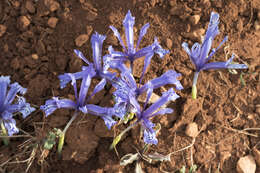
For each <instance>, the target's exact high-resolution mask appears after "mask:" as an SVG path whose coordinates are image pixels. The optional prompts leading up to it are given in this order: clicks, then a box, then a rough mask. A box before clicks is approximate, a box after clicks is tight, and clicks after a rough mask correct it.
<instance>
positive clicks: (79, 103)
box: [40, 72, 116, 129]
mask: <svg viewBox="0 0 260 173" xmlns="http://www.w3.org/2000/svg"><path fill="white" fill-rule="evenodd" d="M68 76H70V77H71V85H72V86H73V88H74V93H75V100H76V101H73V100H70V99H59V98H57V97H53V98H52V99H50V100H47V101H46V103H45V105H42V106H41V107H40V109H41V110H43V111H44V112H45V115H46V116H48V115H50V114H52V113H53V112H54V111H55V110H57V109H60V108H67V109H74V110H75V111H76V112H83V113H84V114H87V113H90V114H94V115H97V116H100V117H101V118H103V119H104V121H105V124H106V125H107V127H108V129H110V128H111V127H112V126H113V125H114V124H115V123H116V121H114V120H113V119H112V115H113V108H102V107H99V106H95V107H94V106H92V105H89V104H87V102H88V101H89V100H90V98H91V97H92V96H94V95H95V94H96V93H97V92H99V91H100V90H102V89H103V88H104V83H99V84H97V85H96V86H95V88H94V90H93V92H92V93H91V95H90V96H89V97H87V93H88V89H89V86H90V83H91V74H90V73H87V72H86V73H85V75H84V77H83V79H82V82H81V86H80V91H79V94H78V91H77V86H76V78H75V75H74V74H71V73H68Z"/></svg>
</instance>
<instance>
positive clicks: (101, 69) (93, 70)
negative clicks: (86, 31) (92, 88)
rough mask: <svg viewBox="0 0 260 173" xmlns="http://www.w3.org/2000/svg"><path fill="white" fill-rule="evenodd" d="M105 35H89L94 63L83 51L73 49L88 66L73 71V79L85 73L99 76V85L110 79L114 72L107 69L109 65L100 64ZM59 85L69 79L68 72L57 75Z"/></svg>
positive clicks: (91, 76) (62, 85)
mask: <svg viewBox="0 0 260 173" xmlns="http://www.w3.org/2000/svg"><path fill="white" fill-rule="evenodd" d="M105 38H106V36H104V35H101V34H98V33H97V32H96V33H95V34H93V35H92V36H91V44H92V52H93V61H94V63H91V62H89V61H88V60H87V59H86V58H85V56H84V55H83V53H82V52H81V51H79V50H76V49H75V50H74V52H75V54H76V55H77V56H78V57H79V58H80V59H82V60H83V61H84V62H85V63H87V64H88V66H83V67H82V71H80V72H76V73H74V74H73V75H74V77H75V79H76V80H77V79H82V78H83V77H84V76H86V74H89V75H90V78H93V77H99V78H101V79H102V80H101V81H100V83H99V85H102V86H105V84H106V81H107V80H112V79H113V77H114V76H115V74H112V73H110V72H109V71H107V69H108V68H109V66H107V65H105V64H103V65H102V45H103V42H104V40H105ZM59 79H60V86H61V88H64V87H65V86H66V85H67V83H69V82H70V81H71V77H70V73H65V74H63V75H59Z"/></svg>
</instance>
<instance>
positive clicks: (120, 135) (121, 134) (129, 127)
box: [109, 121, 138, 150]
mask: <svg viewBox="0 0 260 173" xmlns="http://www.w3.org/2000/svg"><path fill="white" fill-rule="evenodd" d="M137 124H138V121H135V122H134V123H133V124H131V125H130V126H128V127H127V128H126V129H124V130H123V131H122V132H121V133H120V134H119V135H117V136H116V137H115V138H114V140H113V142H112V144H111V145H110V148H109V149H110V150H112V149H113V148H115V146H116V144H118V142H119V141H120V140H121V137H122V136H123V135H124V134H125V133H126V132H128V131H129V130H130V129H132V128H133V127H134V126H136V125H137Z"/></svg>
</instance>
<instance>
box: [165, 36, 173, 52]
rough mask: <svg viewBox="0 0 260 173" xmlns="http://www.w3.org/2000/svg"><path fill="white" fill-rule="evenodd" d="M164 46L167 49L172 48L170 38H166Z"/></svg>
mask: <svg viewBox="0 0 260 173" xmlns="http://www.w3.org/2000/svg"><path fill="white" fill-rule="evenodd" d="M166 46H167V48H168V49H171V48H172V40H171V39H169V38H167V39H166Z"/></svg>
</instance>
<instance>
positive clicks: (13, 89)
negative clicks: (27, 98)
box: [5, 82, 26, 104]
mask: <svg viewBox="0 0 260 173" xmlns="http://www.w3.org/2000/svg"><path fill="white" fill-rule="evenodd" d="M17 93H20V94H22V95H24V94H25V93H26V88H23V87H22V86H21V85H19V84H18V83H17V82H15V83H13V84H11V85H10V89H9V91H8V93H7V96H6V99H5V104H11V103H12V101H13V100H14V98H15V96H16V94H17Z"/></svg>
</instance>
